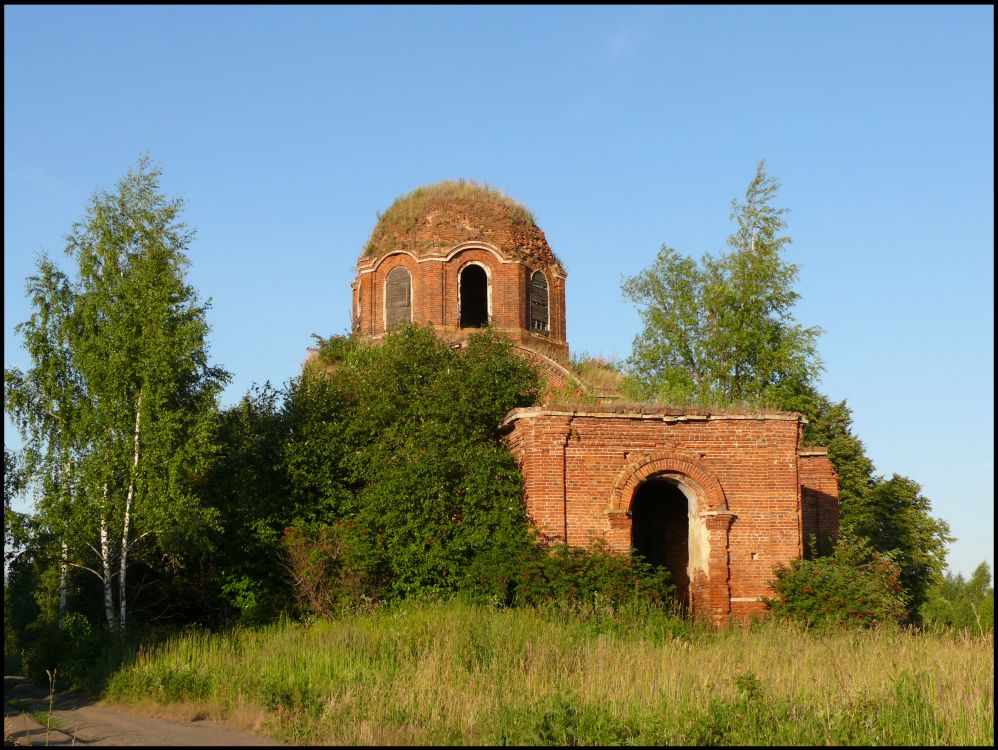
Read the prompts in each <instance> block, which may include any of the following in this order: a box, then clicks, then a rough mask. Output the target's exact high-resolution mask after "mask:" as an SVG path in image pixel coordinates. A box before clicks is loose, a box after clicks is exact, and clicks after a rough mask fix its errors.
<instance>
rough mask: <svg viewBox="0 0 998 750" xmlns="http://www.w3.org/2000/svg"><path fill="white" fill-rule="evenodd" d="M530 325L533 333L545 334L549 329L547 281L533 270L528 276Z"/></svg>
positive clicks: (541, 274) (542, 275)
mask: <svg viewBox="0 0 998 750" xmlns="http://www.w3.org/2000/svg"><path fill="white" fill-rule="evenodd" d="M529 297H530V325H529V326H528V328H529V329H530V330H531V331H533V332H534V333H543V334H544V335H545V336H546V335H547V334H548V331H549V330H550V325H549V320H550V319H549V317H548V281H547V279H546V278H544V274H543V273H541V272H540V271H534V273H533V275H531V277H530V294H529Z"/></svg>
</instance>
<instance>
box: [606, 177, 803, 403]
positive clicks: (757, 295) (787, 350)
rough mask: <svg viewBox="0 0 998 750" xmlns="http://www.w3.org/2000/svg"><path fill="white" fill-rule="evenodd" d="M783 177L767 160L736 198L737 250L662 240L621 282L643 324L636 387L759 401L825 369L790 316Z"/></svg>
mask: <svg viewBox="0 0 998 750" xmlns="http://www.w3.org/2000/svg"><path fill="white" fill-rule="evenodd" d="M778 189H779V183H778V182H776V180H775V179H773V178H772V177H770V176H768V175H767V174H766V171H765V162H761V163H760V164H759V165H758V167H757V169H756V174H755V177H754V178H753V180H752V181H751V182H750V183H749V186H748V189H747V190H746V192H745V201H744V203H738V202H737V201H732V213H731V218H732V219H733V220H734V221H735V222H736V223H737V229H736V230H735V232H734V233H733V234H732V235H731V236H730V237H729V238H728V245H729V246H730V248H731V252H729V253H726V254H721V255H720V256H718V257H714V256H711V255H710V254H704V256H703V257H702V258H701V259H700V261H699V263H698V262H696V261H694V260H693V259H691V258H688V257H685V256H682V255H680V254H679V253H677V252H676V251H675V250H673V249H672V248H670V247H668V246H667V245H663V246H662V249H661V250H660V251H659V253H658V256H657V257H656V259H655V262H654V264H653V265H652V267H651V268H650V269H648V270H645V271H642V272H641V273H639V274H637V275H636V276H634V277H632V278H629V279H626V280H624V282H623V292H624V295H625V296H626V297H627V298H628V299H630V300H631V301H633V302H634V303H636V304H637V305H638V307H639V309H640V313H641V317H642V319H643V321H644V328H643V330H642V331H641V333H640V334H639V335H638V336H637V337H636V338H635V340H634V346H633V352H632V355H631V357H630V359H629V362H628V364H629V369H630V374H631V378H632V381H631V387H632V389H633V390H635V391H636V392H637V393H638V394H639V395H640V396H641V397H643V398H656V399H658V400H661V401H668V402H671V403H677V402H678V403H694V402H695V403H714V404H730V403H742V402H752V403H758V402H759V401H761V400H762V399H764V398H765V397H766V395H767V391H768V390H769V389H770V388H773V387H775V386H778V385H779V384H781V383H783V382H784V381H787V380H796V381H798V382H809V381H810V380H811V379H812V378H813V377H815V376H816V375H817V374H818V373H819V372H820V370H821V362H820V359H819V358H818V355H817V349H816V340H817V337H818V335H819V334H820V333H821V330H820V329H819V328H817V327H812V328H805V327H803V326H802V325H800V324H799V323H798V322H796V321H795V320H794V318H793V315H792V310H793V306H794V305H795V304H796V302H797V299H798V296H799V295H798V294H797V293H796V292H795V291H793V284H794V282H795V281H796V278H797V266H796V265H794V264H792V263H788V262H786V261H785V260H784V259H783V253H784V251H785V249H786V248H787V246H788V245H789V244H790V242H791V239H790V237H789V236H787V235H785V234H783V230H784V229H785V228H786V223H785V221H784V219H783V215H784V214H785V213H786V209H784V208H775V207H774V206H773V205H772V202H773V200H774V198H775V196H776V193H777V190H778Z"/></svg>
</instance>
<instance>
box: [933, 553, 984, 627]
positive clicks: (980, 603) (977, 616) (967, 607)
mask: <svg viewBox="0 0 998 750" xmlns="http://www.w3.org/2000/svg"><path fill="white" fill-rule="evenodd" d="M921 615H922V621H923V622H924V623H925V626H926V627H928V628H947V627H949V628H958V629H963V630H970V631H971V632H979V633H981V634H984V633H989V632H993V631H994V629H995V590H994V588H993V587H992V585H991V568H990V567H988V564H987V562H982V563H981V564H980V565H978V566H977V567H976V568H975V569H974V572H973V573H972V574H971V576H970V579H969V580H964V577H963V576H962V575H961V574H960V573H956V574H953V573H946V574H944V575H943V576H942V577H940V578H939V580H937V581H936V582H935V583H934V584H933V585H932V586H931V587H930V588H929V591H928V593H927V595H926V601H925V604H924V605H922V610H921Z"/></svg>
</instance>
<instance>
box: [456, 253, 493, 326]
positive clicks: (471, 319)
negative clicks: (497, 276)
mask: <svg viewBox="0 0 998 750" xmlns="http://www.w3.org/2000/svg"><path fill="white" fill-rule="evenodd" d="M458 294H460V295H461V321H460V326H461V328H481V327H482V326H486V325H488V324H489V277H488V274H487V273H485V269H484V268H482V267H481V266H479V265H477V264H475V263H470V264H468V265H467V266H465V267H464V269H463V270H462V271H461V276H460V277H459V288H458Z"/></svg>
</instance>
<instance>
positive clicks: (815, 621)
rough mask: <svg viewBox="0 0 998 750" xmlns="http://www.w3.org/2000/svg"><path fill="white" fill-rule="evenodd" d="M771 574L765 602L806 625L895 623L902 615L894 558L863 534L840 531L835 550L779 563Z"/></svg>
mask: <svg viewBox="0 0 998 750" xmlns="http://www.w3.org/2000/svg"><path fill="white" fill-rule="evenodd" d="M774 575H775V578H774V579H773V580H772V581H770V587H771V588H772V589H773V590H774V591H775V592H776V597H775V598H773V599H765V600H764V601H765V603H766V605H767V606H769V607H770V608H771V609H772V611H773V614H774V615H775V616H776V617H778V618H782V619H787V620H794V621H797V622H800V623H802V624H804V625H805V626H807V627H813V628H827V627H831V626H835V625H856V626H861V627H870V626H874V625H887V624H899V623H900V621H901V619H902V617H903V616H904V614H905V601H904V597H903V595H902V590H901V583H900V580H899V577H900V569H899V567H898V565H897V563H895V562H894V561H893V560H892V559H891V558H890V556H888V555H883V554H881V553H879V552H876V551H874V550H873V549H872V548H871V547H870V545H869V543H868V542H866V541H865V540H862V539H857V538H855V537H850V536H847V535H843V537H842V538H841V539H840V540H839V542H838V543H837V544H836V546H835V552H834V554H833V555H831V556H828V557H818V558H816V559H813V560H794V561H793V562H792V563H791V564H790V565H784V564H780V565H778V566H777V567H776V568H775V570H774Z"/></svg>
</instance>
